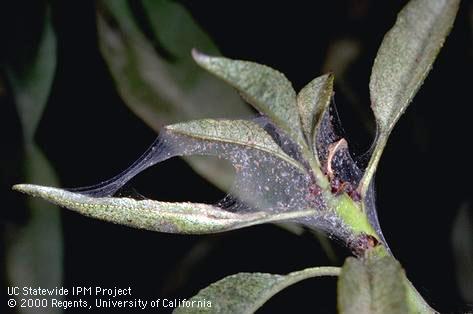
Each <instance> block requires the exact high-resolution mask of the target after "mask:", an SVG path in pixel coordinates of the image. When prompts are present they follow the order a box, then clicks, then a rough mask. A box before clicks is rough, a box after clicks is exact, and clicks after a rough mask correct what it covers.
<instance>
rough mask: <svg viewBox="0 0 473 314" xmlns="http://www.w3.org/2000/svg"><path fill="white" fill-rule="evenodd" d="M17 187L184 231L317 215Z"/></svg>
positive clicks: (123, 219) (120, 220)
mask: <svg viewBox="0 0 473 314" xmlns="http://www.w3.org/2000/svg"><path fill="white" fill-rule="evenodd" d="M13 189H14V190H16V191H20V192H23V193H27V194H29V195H32V196H35V197H41V198H43V199H45V200H47V201H49V202H51V203H54V204H57V205H59V206H62V207H66V208H68V209H71V210H74V211H76V212H79V213H81V214H82V215H85V216H89V217H93V218H96V219H100V220H104V221H108V222H112V223H116V224H122V225H126V226H130V227H134V228H139V229H146V230H151V231H159V232H166V233H182V234H207V233H216V232H223V231H228V230H233V229H239V228H243V227H248V226H252V225H256V224H262V223H267V222H273V221H284V220H291V219H295V218H301V217H308V216H313V215H314V214H315V213H316V212H315V210H301V211H294V212H288V213H279V214H274V213H268V212H252V213H247V214H237V213H232V212H228V211H225V210H223V209H221V208H219V207H217V206H212V205H207V204H199V203H169V202H158V201H152V200H135V199H131V198H126V197H123V198H116V197H90V196H86V195H83V194H79V193H73V192H69V191H66V190H63V189H58V188H53V187H45V186H39V185H31V184H18V185H15V186H14V187H13Z"/></svg>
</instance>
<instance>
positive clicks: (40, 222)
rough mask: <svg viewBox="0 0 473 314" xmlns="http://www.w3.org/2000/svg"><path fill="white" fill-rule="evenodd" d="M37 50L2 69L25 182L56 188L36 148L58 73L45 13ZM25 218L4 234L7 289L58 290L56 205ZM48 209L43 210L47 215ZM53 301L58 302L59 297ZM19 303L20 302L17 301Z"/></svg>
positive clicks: (37, 207) (32, 209) (32, 204)
mask: <svg viewBox="0 0 473 314" xmlns="http://www.w3.org/2000/svg"><path fill="white" fill-rule="evenodd" d="M45 10H46V14H45V17H44V21H43V29H42V31H41V32H40V34H41V35H40V36H41V37H40V38H39V40H38V45H37V46H35V47H29V48H28V49H30V51H28V52H25V51H18V53H17V56H18V59H16V60H13V61H12V62H10V63H9V64H8V66H7V67H6V75H7V79H8V80H9V83H10V86H11V89H12V93H13V97H14V100H15V104H16V107H17V110H18V115H19V117H20V121H21V125H22V130H23V141H24V146H25V160H24V168H25V179H26V180H27V181H29V182H35V183H39V182H41V183H43V184H51V185H57V184H58V182H57V178H56V175H55V173H54V170H53V168H52V167H51V165H50V164H49V162H48V161H47V159H46V157H45V156H44V155H43V153H42V152H41V150H40V149H39V148H38V147H37V146H36V144H35V143H34V135H35V132H36V129H37V127H38V124H39V121H40V119H41V116H42V113H43V111H44V108H45V106H46V104H47V100H48V97H49V95H50V92H51V87H52V84H53V79H54V74H55V71H56V63H57V58H56V56H57V53H56V46H57V43H56V35H55V33H54V30H53V26H52V22H51V16H50V12H49V8H45ZM27 206H28V209H29V219H28V221H27V222H26V224H25V225H21V226H12V228H9V229H8V237H9V238H10V240H9V241H8V245H7V247H6V256H5V262H6V269H7V274H8V280H9V284H10V285H11V286H19V287H28V286H29V287H34V286H41V287H45V288H54V287H58V286H61V285H62V276H63V273H62V269H63V266H62V259H63V247H62V245H63V244H62V232H61V220H60V213H59V210H58V208H57V207H56V206H53V205H51V204H46V203H45V202H43V201H40V200H31V199H29V200H28V202H27ZM45 209H46V210H45ZM57 299H61V297H60V296H58V297H57ZM17 301H18V302H19V301H20V300H17ZM19 312H20V313H46V312H47V313H61V312H62V309H61V308H48V309H42V310H41V309H38V308H28V307H22V308H19Z"/></svg>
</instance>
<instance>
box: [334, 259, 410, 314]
mask: <svg viewBox="0 0 473 314" xmlns="http://www.w3.org/2000/svg"><path fill="white" fill-rule="evenodd" d="M337 289H338V310H339V312H340V313H341V314H351V313H353V314H355V313H356V314H358V313H365V314H370V313H372V314H378V313H383V314H395V313H399V314H401V313H409V309H408V306H407V302H408V301H407V291H406V283H405V275H404V271H403V269H402V267H401V265H400V264H399V263H398V262H397V261H396V260H394V259H393V258H392V257H390V256H386V257H382V258H379V259H375V260H361V259H356V258H353V257H349V258H347V259H346V261H345V264H344V265H343V267H342V270H341V273H340V277H339V279H338V288H337Z"/></svg>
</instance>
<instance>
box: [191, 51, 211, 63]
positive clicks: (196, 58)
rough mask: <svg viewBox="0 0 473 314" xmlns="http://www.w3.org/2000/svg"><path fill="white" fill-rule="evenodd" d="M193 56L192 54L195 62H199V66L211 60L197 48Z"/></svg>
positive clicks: (192, 52)
mask: <svg viewBox="0 0 473 314" xmlns="http://www.w3.org/2000/svg"><path fill="white" fill-rule="evenodd" d="M191 54H192V58H193V59H194V61H195V62H197V63H198V64H201V63H203V62H204V61H206V60H207V59H208V58H209V56H208V55H206V54H204V53H202V52H201V51H199V50H197V49H196V48H192V50H191Z"/></svg>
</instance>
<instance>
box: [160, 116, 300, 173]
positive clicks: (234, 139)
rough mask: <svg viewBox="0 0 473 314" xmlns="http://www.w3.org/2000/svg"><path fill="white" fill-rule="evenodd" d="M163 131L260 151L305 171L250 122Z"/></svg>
mask: <svg viewBox="0 0 473 314" xmlns="http://www.w3.org/2000/svg"><path fill="white" fill-rule="evenodd" d="M165 129H166V130H168V131H170V132H172V133H179V134H183V135H187V136H190V137H193V138H195V139H197V140H207V141H216V142H219V143H228V144H233V145H238V146H245V147H248V148H251V149H256V150H260V151H263V152H266V153H268V154H271V155H273V156H276V157H278V158H280V159H282V160H284V161H286V162H288V163H290V164H292V165H293V166H295V167H297V168H299V169H301V170H302V171H305V170H304V168H303V167H302V165H301V164H300V163H298V162H297V161H296V160H294V159H293V158H291V157H290V156H288V155H287V154H286V153H285V152H284V151H283V150H282V149H281V147H280V146H278V144H277V143H276V142H275V141H274V140H273V139H272V138H271V136H270V135H269V134H268V133H266V131H265V130H264V129H262V128H261V127H260V126H259V125H258V124H256V123H255V122H252V121H248V120H214V119H203V120H197V121H191V122H184V123H177V124H173V125H169V126H166V127H165Z"/></svg>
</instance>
